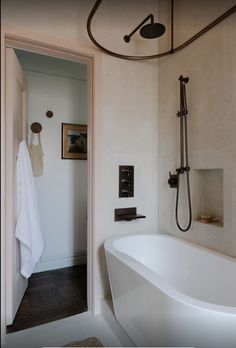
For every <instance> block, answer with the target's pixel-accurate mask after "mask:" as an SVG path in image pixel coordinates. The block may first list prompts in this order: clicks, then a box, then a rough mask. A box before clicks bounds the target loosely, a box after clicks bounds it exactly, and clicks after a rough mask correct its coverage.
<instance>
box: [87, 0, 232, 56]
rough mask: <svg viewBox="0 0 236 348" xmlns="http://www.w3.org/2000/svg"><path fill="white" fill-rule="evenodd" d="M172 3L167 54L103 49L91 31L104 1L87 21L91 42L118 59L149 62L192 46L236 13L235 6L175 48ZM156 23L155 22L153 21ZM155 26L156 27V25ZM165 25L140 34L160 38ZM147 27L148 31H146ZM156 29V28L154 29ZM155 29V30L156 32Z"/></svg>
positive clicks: (98, 0) (128, 36) (127, 38)
mask: <svg viewBox="0 0 236 348" xmlns="http://www.w3.org/2000/svg"><path fill="white" fill-rule="evenodd" d="M170 1H171V14H170V17H171V20H170V32H171V39H170V49H169V50H168V51H166V52H162V53H158V54H153V55H146V56H129V55H125V54H120V53H117V52H113V51H111V50H108V49H107V48H105V47H103V46H102V45H100V43H99V42H98V41H97V40H95V38H94V36H93V34H92V31H91V22H92V19H93V17H94V15H95V13H96V11H97V9H98V7H99V6H100V4H101V2H102V0H97V1H96V2H95V4H94V6H93V8H92V10H91V12H90V14H89V17H88V20H87V31H88V35H89V38H90V40H91V41H92V42H93V43H94V45H95V46H97V47H98V48H99V49H101V50H102V51H103V52H105V53H107V54H109V55H111V56H113V57H116V58H121V59H128V60H147V59H155V58H160V57H164V56H167V55H169V54H173V53H176V52H178V51H180V50H182V49H183V48H185V47H186V46H188V45H190V44H191V43H192V42H193V41H195V40H196V39H198V38H199V37H200V36H202V35H203V34H205V33H206V32H207V31H209V30H210V29H212V28H213V27H214V26H216V25H217V24H218V23H220V22H222V21H223V20H224V19H225V18H227V17H228V16H230V15H231V14H232V13H234V12H235V11H236V5H234V6H233V7H231V8H230V9H229V10H228V11H226V12H225V13H223V14H222V15H221V16H219V17H218V18H216V19H215V20H214V21H213V22H211V23H210V24H208V25H207V26H206V27H204V28H203V29H202V30H200V31H199V32H197V33H196V34H195V35H193V36H192V37H191V38H190V39H188V40H187V41H185V42H184V43H182V44H181V45H179V46H177V47H174V0H170ZM150 16H152V15H149V16H148V17H146V18H145V19H144V21H143V22H142V23H140V25H139V26H138V27H137V28H135V29H134V30H133V31H132V32H131V34H129V35H126V36H125V37H124V40H125V41H126V42H129V41H130V37H131V36H132V35H133V34H134V33H135V32H136V31H137V30H138V29H139V28H140V26H141V24H142V25H143V24H144V23H145V22H146V21H147V18H148V19H149V18H150ZM153 22H154V21H153ZM154 24H155V25H154ZM162 26H163V24H160V23H150V24H148V25H146V26H144V27H143V29H142V30H141V32H140V34H141V35H143V37H145V35H146V37H148V38H151V35H154V33H155V32H159V34H160V35H157V36H155V37H159V36H161V35H162V34H161V31H162V30H164V28H163V27H164V26H163V27H162ZM145 27H146V29H145ZM154 27H155V28H154ZM154 29H155V30H154Z"/></svg>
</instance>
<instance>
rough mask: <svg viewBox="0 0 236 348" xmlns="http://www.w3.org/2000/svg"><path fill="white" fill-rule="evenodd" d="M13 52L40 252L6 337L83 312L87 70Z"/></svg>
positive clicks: (70, 64)
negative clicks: (22, 83)
mask: <svg viewBox="0 0 236 348" xmlns="http://www.w3.org/2000/svg"><path fill="white" fill-rule="evenodd" d="M13 55H15V59H17V61H18V63H19V64H20V66H21V69H22V71H23V75H24V78H25V80H26V84H27V87H26V94H27V98H26V99H27V102H26V124H24V125H23V127H26V139H25V140H26V142H27V144H28V148H29V152H30V155H31V162H32V165H33V175H34V184H35V189H36V195H37V200H38V206H39V216H40V225H41V233H42V236H43V241H44V249H43V252H42V255H41V257H40V259H39V261H38V262H37V264H36V267H35V268H34V270H33V273H32V275H31V276H30V277H29V279H28V286H27V289H26V291H25V294H24V296H23V298H22V301H21V303H20V305H19V308H18V311H17V313H16V315H15V318H14V321H13V323H12V324H11V325H8V332H9V333H10V332H14V331H18V330H22V329H26V328H29V327H33V326H36V325H40V324H44V323H47V322H50V321H54V320H58V319H62V318H65V317H68V316H71V315H75V314H78V313H81V312H84V311H86V310H87V66H86V64H82V63H77V62H73V61H66V60H62V59H59V58H54V57H49V56H44V55H40V54H36V53H30V52H26V51H22V50H14V53H13ZM35 151H36V152H37V151H39V152H40V154H39V153H36V156H39V157H40V158H36V159H35V157H34V156H35Z"/></svg>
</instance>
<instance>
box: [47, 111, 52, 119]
mask: <svg viewBox="0 0 236 348" xmlns="http://www.w3.org/2000/svg"><path fill="white" fill-rule="evenodd" d="M46 116H47V117H48V118H51V117H52V116H53V112H52V111H51V110H48V111H47V112H46Z"/></svg>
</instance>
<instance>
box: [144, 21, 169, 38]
mask: <svg viewBox="0 0 236 348" xmlns="http://www.w3.org/2000/svg"><path fill="white" fill-rule="evenodd" d="M165 31H166V28H165V26H164V25H163V24H161V23H150V24H146V25H144V26H143V27H142V28H141V29H140V31H139V32H140V35H141V36H142V37H144V38H145V39H156V38H158V37H160V36H161V35H163V34H164V32H165Z"/></svg>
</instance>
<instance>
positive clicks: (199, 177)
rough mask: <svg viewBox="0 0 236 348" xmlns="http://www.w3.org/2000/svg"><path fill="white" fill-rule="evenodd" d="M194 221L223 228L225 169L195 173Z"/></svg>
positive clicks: (199, 170) (200, 170) (196, 171)
mask: <svg viewBox="0 0 236 348" xmlns="http://www.w3.org/2000/svg"><path fill="white" fill-rule="evenodd" d="M193 181H194V182H193V206H194V216H193V217H194V220H195V221H199V222H202V223H209V224H211V225H214V226H219V227H223V224H224V215H223V213H224V203H223V191H224V190H223V169H196V170H194V171H193Z"/></svg>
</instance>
